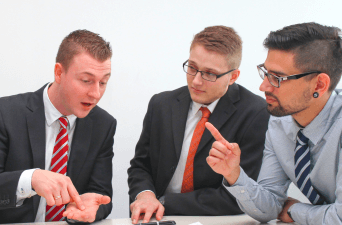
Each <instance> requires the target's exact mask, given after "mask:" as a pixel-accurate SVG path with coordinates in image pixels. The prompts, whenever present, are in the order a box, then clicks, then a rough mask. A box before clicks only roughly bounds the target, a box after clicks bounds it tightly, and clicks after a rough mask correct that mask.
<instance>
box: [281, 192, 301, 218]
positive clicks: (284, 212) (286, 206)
mask: <svg viewBox="0 0 342 225" xmlns="http://www.w3.org/2000/svg"><path fill="white" fill-rule="evenodd" d="M295 203H300V201H298V200H297V199H294V198H291V197H288V198H287V200H286V202H285V204H284V208H283V210H282V211H281V212H280V213H279V215H278V220H280V221H282V222H284V223H293V222H294V221H293V220H292V219H291V217H290V216H289V214H288V213H287V210H289V208H290V206H292V205H293V204H295Z"/></svg>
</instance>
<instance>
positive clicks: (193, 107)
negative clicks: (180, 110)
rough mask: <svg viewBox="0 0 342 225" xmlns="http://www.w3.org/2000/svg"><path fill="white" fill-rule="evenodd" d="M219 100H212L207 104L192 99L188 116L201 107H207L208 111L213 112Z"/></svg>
mask: <svg viewBox="0 0 342 225" xmlns="http://www.w3.org/2000/svg"><path fill="white" fill-rule="evenodd" d="M219 100H220V99H216V100H215V101H213V102H212V103H210V104H209V105H204V104H201V103H197V102H194V101H192V104H191V106H190V110H191V111H190V116H194V115H195V114H196V113H197V112H198V110H199V109H200V108H201V107H207V108H208V109H209V111H210V113H213V112H214V109H215V107H216V105H217V103H218V101H219Z"/></svg>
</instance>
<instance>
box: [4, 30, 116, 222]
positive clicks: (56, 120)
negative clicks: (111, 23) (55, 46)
mask: <svg viewBox="0 0 342 225" xmlns="http://www.w3.org/2000/svg"><path fill="white" fill-rule="evenodd" d="M111 56H112V51H111V48H110V45H109V43H108V42H106V41H104V40H103V38H101V37H100V36H99V35H97V34H95V33H92V32H90V31H87V30H76V31H74V32H72V33H70V34H69V35H68V36H67V37H65V39H64V40H63V42H62V43H61V45H60V47H59V50H58V53H57V57H56V64H55V70H54V82H52V83H48V84H46V85H44V86H43V87H42V88H41V89H39V90H38V91H36V92H30V93H24V94H19V95H14V96H9V97H3V98H0V223H23V222H45V221H47V222H48V221H60V220H64V219H65V217H66V218H68V219H72V220H77V221H82V222H93V221H95V220H100V219H103V218H106V217H107V216H108V215H109V213H110V211H111V209H112V204H111V200H110V197H111V196H112V185H111V179H112V158H113V143H114V140H113V137H114V133H115V129H116V120H115V119H114V118H113V117H112V116H111V115H109V114H108V113H107V112H106V111H104V110H103V109H101V108H100V107H98V106H96V104H97V103H98V102H99V101H100V99H101V97H102V95H103V94H104V91H105V89H106V84H107V82H108V80H109V78H110V74H111V61H110V59H111ZM66 204H67V207H66V209H65V206H66Z"/></svg>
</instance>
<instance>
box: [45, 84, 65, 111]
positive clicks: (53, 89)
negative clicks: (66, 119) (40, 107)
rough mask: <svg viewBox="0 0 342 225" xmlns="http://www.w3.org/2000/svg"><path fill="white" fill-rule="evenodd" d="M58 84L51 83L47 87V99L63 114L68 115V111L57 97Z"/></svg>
mask: <svg viewBox="0 0 342 225" xmlns="http://www.w3.org/2000/svg"><path fill="white" fill-rule="evenodd" d="M57 86H58V84H56V82H54V83H52V84H51V86H50V87H49V88H48V91H47V93H48V96H49V99H50V101H51V103H52V105H53V106H54V107H55V108H56V109H57V110H58V111H59V112H60V113H61V114H63V115H64V116H68V113H67V112H65V110H63V109H64V107H63V104H62V102H61V99H60V98H59V97H58V96H59V94H58V93H59V89H58V87H57Z"/></svg>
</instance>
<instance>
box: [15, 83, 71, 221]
mask: <svg viewBox="0 0 342 225" xmlns="http://www.w3.org/2000/svg"><path fill="white" fill-rule="evenodd" d="M51 84H52V83H50V84H48V85H47V86H46V87H45V89H44V93H43V102H44V111H45V141H46V142H45V170H49V167H50V163H51V157H52V153H53V148H54V146H55V141H56V137H57V135H58V132H59V128H60V124H59V121H58V119H59V118H60V117H61V116H63V115H62V114H61V113H60V112H59V111H58V110H57V109H56V108H55V106H54V105H53V104H52V103H51V101H50V98H49V96H48V88H49V87H50V85H51ZM66 117H67V118H68V120H69V124H68V127H67V131H68V136H69V142H68V145H69V150H68V155H69V154H70V150H71V142H72V137H73V135H74V131H75V127H76V119H77V117H76V116H75V115H69V116H66ZM36 169H38V168H35V169H29V170H25V171H24V172H23V173H22V174H21V176H20V179H19V182H18V187H17V207H18V206H20V205H22V204H23V202H24V200H25V199H26V198H30V197H32V196H34V195H36V194H37V193H36V192H35V191H33V190H32V185H31V179H32V174H33V172H34V171H35V170H36ZM45 211H46V200H45V198H40V203H39V207H38V212H37V215H36V219H35V222H45Z"/></svg>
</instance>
